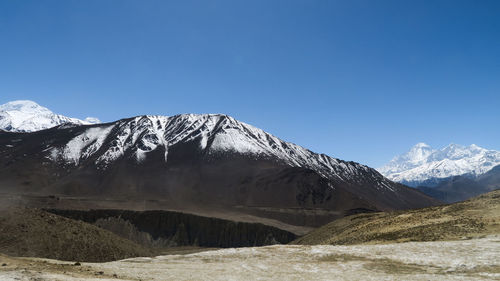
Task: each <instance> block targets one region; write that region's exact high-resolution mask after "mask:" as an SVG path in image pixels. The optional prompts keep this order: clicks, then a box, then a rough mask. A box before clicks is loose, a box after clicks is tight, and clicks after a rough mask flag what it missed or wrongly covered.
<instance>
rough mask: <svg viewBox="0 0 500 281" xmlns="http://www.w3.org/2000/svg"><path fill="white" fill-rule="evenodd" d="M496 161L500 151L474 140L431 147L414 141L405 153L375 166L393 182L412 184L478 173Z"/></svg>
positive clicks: (495, 163)
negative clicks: (439, 147) (463, 144)
mask: <svg viewBox="0 0 500 281" xmlns="http://www.w3.org/2000/svg"><path fill="white" fill-rule="evenodd" d="M497 165H500V151H496V150H488V149H485V148H482V147H479V146H477V145H475V144H472V145H470V146H462V145H458V144H450V145H448V146H446V147H443V148H441V149H433V148H432V147H430V146H429V145H427V144H425V143H418V144H416V145H415V146H414V147H412V148H411V149H410V150H409V151H408V152H407V153H405V154H403V155H399V156H397V157H395V158H394V159H392V160H391V161H390V162H389V163H388V164H387V165H385V166H383V167H381V168H378V169H377V170H378V171H379V172H380V173H381V174H383V175H384V176H386V177H387V178H389V179H390V180H393V181H396V182H403V183H406V184H410V185H412V186H416V185H418V184H419V183H422V182H424V181H425V180H428V179H433V178H437V179H440V178H441V179H442V178H448V177H451V176H458V175H465V174H467V175H470V176H471V177H475V176H479V175H482V174H484V173H486V172H488V171H490V170H491V169H492V168H494V167H495V166H497Z"/></svg>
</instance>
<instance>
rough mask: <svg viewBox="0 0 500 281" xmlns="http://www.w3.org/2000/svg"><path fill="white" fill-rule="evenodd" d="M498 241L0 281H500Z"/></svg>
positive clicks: (313, 251)
mask: <svg viewBox="0 0 500 281" xmlns="http://www.w3.org/2000/svg"><path fill="white" fill-rule="evenodd" d="M498 257H500V236H498V235H492V236H487V237H484V238H477V239H469V240H460V241H435V242H407V243H394V244H384V245H351V246H331V245H316V246H307V245H280V246H267V247H250V248H231V249H223V250H213V251H205V252H200V253H194V254H186V255H167V256H158V257H154V258H132V259H125V260H121V261H115V262H107V263H82V264H81V265H79V266H76V265H74V263H70V262H61V261H57V260H46V259H35V258H10V257H6V256H0V260H1V261H0V262H1V263H4V264H6V266H2V267H1V268H0V280H106V279H109V280H499V279H500V259H498Z"/></svg>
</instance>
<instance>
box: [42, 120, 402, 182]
mask: <svg viewBox="0 0 500 281" xmlns="http://www.w3.org/2000/svg"><path fill="white" fill-rule="evenodd" d="M179 145H190V146H191V147H197V149H199V150H200V151H201V152H202V154H203V155H206V157H212V156H213V157H219V156H223V155H245V156H246V157H249V158H251V159H268V160H272V161H278V162H281V163H284V164H287V165H289V166H292V167H303V168H308V169H312V170H314V171H316V172H317V173H318V174H320V175H321V176H324V177H325V178H330V179H334V180H341V181H345V182H351V183H354V182H358V181H359V182H362V181H364V180H367V179H370V181H372V182H376V183H377V188H380V189H384V190H387V189H388V190H391V191H394V190H393V189H392V186H393V183H391V182H390V181H389V180H387V179H385V178H384V177H383V176H382V175H381V174H379V173H378V172H376V171H375V170H373V169H371V168H369V167H367V166H364V165H361V164H358V163H354V162H347V161H342V160H339V159H335V158H331V157H328V156H326V155H323V154H316V153H314V152H311V151H309V150H308V149H305V148H303V147H301V146H298V145H296V144H293V143H289V142H285V141H282V140H280V139H279V138H277V137H275V136H273V135H271V134H269V133H267V132H265V131H263V130H261V129H259V128H256V127H254V126H252V125H249V124H246V123H243V122H240V121H238V120H236V119H234V118H232V117H230V116H227V115H223V114H181V115H175V116H170V117H167V116H149V115H148V116H137V117H134V118H128V119H122V120H119V121H117V122H114V123H110V124H102V125H100V126H94V127H90V128H86V129H85V130H84V131H79V134H78V135H76V136H74V137H73V138H72V139H71V140H70V141H69V142H67V143H66V144H65V145H63V146H60V147H53V148H52V149H50V150H47V151H48V154H49V155H48V156H47V157H48V158H49V159H52V160H53V161H56V162H66V163H70V164H71V165H79V163H82V162H83V161H88V160H90V161H93V162H94V165H96V166H97V167H99V168H100V169H107V168H108V167H109V166H110V165H113V163H114V162H115V161H117V160H119V159H132V160H134V161H136V162H138V163H141V162H143V161H146V160H147V159H148V158H149V157H153V155H158V153H162V154H163V157H164V161H165V162H166V163H168V162H169V160H168V159H169V153H170V150H172V149H175V148H176V147H179ZM193 149H194V148H193ZM360 184H361V183H360Z"/></svg>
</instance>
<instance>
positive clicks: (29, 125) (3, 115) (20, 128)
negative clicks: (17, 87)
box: [0, 100, 100, 132]
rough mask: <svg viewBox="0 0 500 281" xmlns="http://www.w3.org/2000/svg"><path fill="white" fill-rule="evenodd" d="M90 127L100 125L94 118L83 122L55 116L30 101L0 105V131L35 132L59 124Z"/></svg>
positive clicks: (88, 118)
mask: <svg viewBox="0 0 500 281" xmlns="http://www.w3.org/2000/svg"><path fill="white" fill-rule="evenodd" d="M66 123H69V124H76V125H90V124H97V123H100V120H99V119H97V118H95V117H87V118H85V119H84V120H80V119H77V118H71V117H66V116H63V115H60V114H56V113H54V112H52V111H51V110H49V109H48V108H46V107H43V106H41V105H39V104H37V103H36V102H34V101H30V100H16V101H11V102H7V103H5V104H2V105H0V130H4V131H11V132H35V131H39V130H44V129H48V128H52V127H55V126H58V125H61V124H66Z"/></svg>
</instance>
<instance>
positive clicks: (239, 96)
mask: <svg viewBox="0 0 500 281" xmlns="http://www.w3.org/2000/svg"><path fill="white" fill-rule="evenodd" d="M499 13H500V1H460V0H452V1H437V0H436V1H424V0H418V1H417V0H415V1H404V0H395V1H382V0H380V1H372V0H367V1H351V0H349V1H347V0H346V1H306V0H303V1H292V0H285V1H271V0H265V1H258V0H253V1H237V0H227V1H215V0H214V1H210V0H201V1H190V0H182V1H126V0H121V1H106V0H96V1H90V0H86V1H70V0H60V1H39V0H37V1H1V2H0V103H4V102H7V101H10V100H15V99H31V100H34V101H36V102H38V103H40V104H41V105H44V106H46V107H48V108H50V109H51V110H53V111H55V112H57V113H61V114H65V115H69V116H73V117H80V118H84V117H86V116H96V117H99V118H100V119H101V120H103V121H113V120H116V119H119V118H123V117H129V116H134V115H140V114H161V115H173V114H178V113H226V114H229V115H231V116H234V117H235V118H237V119H239V120H241V121H244V122H247V123H250V124H252V125H255V126H257V127H260V128H262V129H264V130H266V131H268V132H270V133H272V134H274V135H276V136H278V137H280V138H282V139H284V140H287V141H291V142H294V143H297V144H299V145H302V146H305V147H307V148H309V149H311V150H313V151H316V152H322V153H326V154H328V155H331V156H334V157H338V158H342V159H346V160H353V161H357V162H361V163H364V164H368V165H370V166H374V167H378V166H381V165H382V164H384V163H385V162H387V161H389V160H390V159H391V158H392V156H394V155H395V154H399V153H402V152H405V151H406V150H407V149H409V148H410V147H411V146H412V145H414V144H415V143H417V142H426V143H428V144H430V145H432V146H435V147H439V146H444V145H446V144H448V143H450V142H454V143H459V144H471V143H476V144H478V145H480V146H484V147H487V148H491V149H500V143H499V140H500V129H499V128H500V17H499V16H498V15H499Z"/></svg>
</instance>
